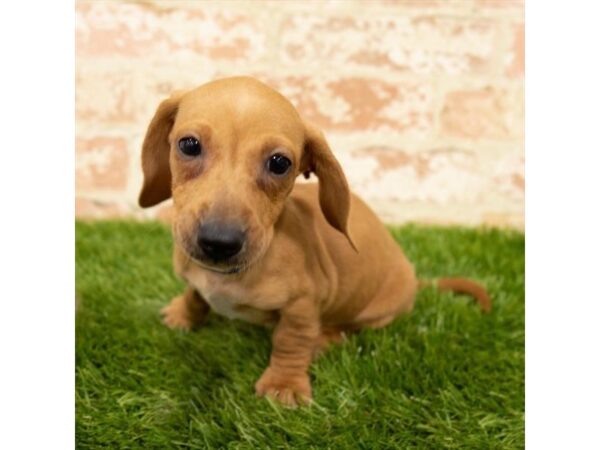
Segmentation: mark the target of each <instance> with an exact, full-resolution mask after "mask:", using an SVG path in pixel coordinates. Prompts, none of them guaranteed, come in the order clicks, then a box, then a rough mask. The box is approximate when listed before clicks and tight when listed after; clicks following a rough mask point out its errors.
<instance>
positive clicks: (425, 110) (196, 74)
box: [75, 0, 525, 227]
mask: <svg viewBox="0 0 600 450" xmlns="http://www.w3.org/2000/svg"><path fill="white" fill-rule="evenodd" d="M241 74H246V75H252V76H255V77H257V78H259V79H261V80H263V81H265V82H266V83H268V84H270V85H272V86H273V87H275V88H277V89H278V90H280V91H281V92H282V93H283V94H284V95H286V96H288V97H289V98H290V99H291V100H292V102H293V103H294V104H295V105H296V106H297V107H298V109H299V110H300V112H301V114H303V115H304V116H305V117H306V118H308V119H310V120H312V121H314V122H316V123H317V124H319V125H320V126H321V127H322V128H323V130H324V131H325V133H326V135H327V137H328V138H329V141H330V143H331V145H332V148H333V149H334V151H335V153H336V155H337V157H338V158H339V160H340V162H341V163H342V165H343V167H344V169H345V171H346V174H347V176H348V179H349V182H350V185H351V187H352V188H353V190H354V191H356V192H358V193H359V194H360V195H362V196H363V197H364V198H365V199H366V200H367V201H368V202H369V203H370V204H371V205H372V206H373V208H374V209H375V210H376V211H377V212H378V213H379V214H380V215H381V217H382V218H383V219H384V220H385V221H387V222H389V223H401V222H406V221H417V222H427V223H460V224H469V225H474V224H493V225H509V226H516V227H522V226H523V222H524V218H523V209H524V207H523V205H524V184H525V183H524V148H523V135H524V104H523V103H524V102H523V97H524V95H523V90H524V17H523V2H522V1H518V0H446V1H442V0H439V1H435V0H422V1H419V0H405V1H401V0H397V1H394V0H387V1H386V0H380V1H375V0H371V1H350V0H349V1H245V2H236V1H227V2H225V1H221V2H206V1H204V2H200V1H198V2H189V1H186V2H179V1H163V2H157V1H148V2H116V1H79V2H77V4H76V75H75V76H76V105H75V108H76V120H77V121H76V195H77V199H76V213H77V215H78V216H79V217H99V218H102V217H120V216H130V217H155V216H156V215H157V214H158V215H161V214H163V213H164V211H165V207H164V206H158V207H156V208H153V209H150V210H147V211H146V210H144V211H143V210H141V209H139V208H138V207H137V204H136V197H137V194H138V190H139V187H140V185H141V181H142V179H141V171H140V162H139V159H140V147H141V142H142V139H143V136H144V132H145V128H146V126H147V124H148V122H149V120H150V118H151V117H152V114H153V113H154V109H155V108H156V106H157V105H158V103H159V102H160V100H161V99H163V98H164V97H166V96H168V95H169V94H170V93H171V91H172V90H176V89H185V88H189V87H194V86H197V85H199V84H201V83H204V82H206V81H209V80H212V79H215V78H219V77H225V76H231V75H241Z"/></svg>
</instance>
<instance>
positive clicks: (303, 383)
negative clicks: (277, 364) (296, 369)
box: [255, 367, 312, 408]
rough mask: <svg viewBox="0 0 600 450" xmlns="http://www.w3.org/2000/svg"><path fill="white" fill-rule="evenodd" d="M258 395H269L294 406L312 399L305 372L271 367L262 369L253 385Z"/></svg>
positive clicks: (304, 403)
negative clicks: (289, 371)
mask: <svg viewBox="0 0 600 450" xmlns="http://www.w3.org/2000/svg"><path fill="white" fill-rule="evenodd" d="M255 389H256V394H257V395H258V396H259V397H264V396H266V397H269V398H272V399H273V400H276V401H278V402H279V403H281V404H283V405H285V406H289V407H292V408H293V407H296V406H297V405H307V404H309V403H310V402H311V400H312V392H311V387H310V379H309V377H308V374H307V373H302V372H300V373H297V374H296V373H294V374H289V373H282V372H281V371H278V370H276V369H273V368H272V367H268V368H267V370H265V371H264V373H263V374H262V376H261V377H260V379H259V380H258V381H257V382H256V385H255Z"/></svg>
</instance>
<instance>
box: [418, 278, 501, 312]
mask: <svg viewBox="0 0 600 450" xmlns="http://www.w3.org/2000/svg"><path fill="white" fill-rule="evenodd" d="M430 286H432V287H436V288H438V289H439V290H440V291H451V292H456V293H457V294H467V295H470V296H471V297H473V298H474V299H475V300H476V301H477V303H479V307H480V308H481V311H482V312H484V313H489V312H490V311H491V310H492V299H491V298H490V296H489V294H488V293H487V291H486V290H485V288H484V287H483V286H482V285H481V284H479V283H476V282H474V281H472V280H469V279H467V278H439V279H437V280H419V289H422V288H424V287H430Z"/></svg>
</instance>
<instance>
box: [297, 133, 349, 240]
mask: <svg viewBox="0 0 600 450" xmlns="http://www.w3.org/2000/svg"><path fill="white" fill-rule="evenodd" d="M304 127H305V135H304V155H303V164H302V166H303V167H302V171H303V172H304V174H305V176H306V175H307V174H308V172H314V173H315V174H316V175H317V177H318V178H319V204H320V205H321V210H322V211H323V215H324V216H325V218H326V219H327V222H329V224H330V225H331V226H332V227H333V228H335V229H337V230H339V231H340V232H342V233H343V234H344V235H345V236H346V238H348V242H349V243H350V245H351V246H352V248H354V250H356V251H358V250H357V248H356V246H355V245H354V242H352V239H351V238H350V235H349V234H348V215H349V214H350V188H349V187H348V182H347V181H346V176H345V175H344V172H343V171H342V166H340V163H339V162H338V160H337V159H335V156H334V155H333V152H332V151H331V149H330V148H329V144H328V143H327V141H326V140H325V136H323V133H322V132H321V131H320V130H319V129H318V128H316V127H315V126H314V125H311V124H308V123H305V125H304Z"/></svg>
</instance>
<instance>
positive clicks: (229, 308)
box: [204, 293, 244, 320]
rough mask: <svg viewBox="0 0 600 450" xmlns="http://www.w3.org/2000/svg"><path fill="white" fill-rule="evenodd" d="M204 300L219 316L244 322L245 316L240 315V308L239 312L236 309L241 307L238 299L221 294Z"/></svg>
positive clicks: (208, 296)
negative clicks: (238, 306)
mask: <svg viewBox="0 0 600 450" xmlns="http://www.w3.org/2000/svg"><path fill="white" fill-rule="evenodd" d="M204 298H205V300H206V301H207V303H208V304H209V305H210V307H211V308H212V309H213V310H214V311H215V312H216V313H217V314H220V315H222V316H225V317H227V318H229V319H241V320H244V314H240V311H239V308H238V309H237V310H236V308H235V307H236V306H237V305H239V302H238V301H237V299H235V298H231V297H229V296H227V295H224V294H219V293H213V294H209V295H205V296H204Z"/></svg>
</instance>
